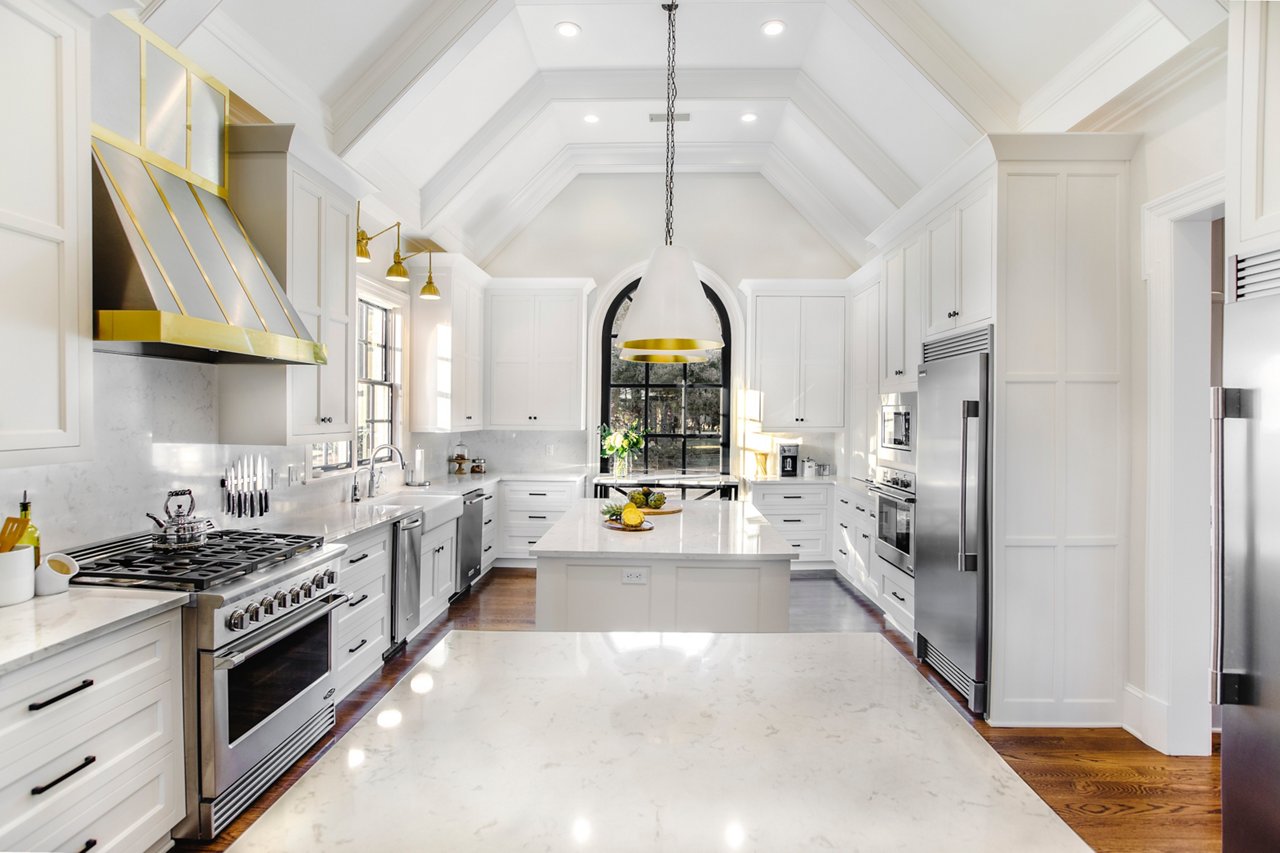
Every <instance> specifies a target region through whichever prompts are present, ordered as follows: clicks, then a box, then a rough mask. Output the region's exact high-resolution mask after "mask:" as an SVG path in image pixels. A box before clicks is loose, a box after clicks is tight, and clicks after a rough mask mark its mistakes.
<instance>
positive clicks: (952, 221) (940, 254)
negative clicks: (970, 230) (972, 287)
mask: <svg viewBox="0 0 1280 853" xmlns="http://www.w3.org/2000/svg"><path fill="white" fill-rule="evenodd" d="M925 246H926V249H927V252H928V262H929V269H928V273H927V275H926V280H927V287H926V288H925V292H924V317H925V334H928V335H936V334H938V333H939V332H947V331H950V330H951V329H954V328H955V327H956V316H957V313H958V312H957V311H956V277H957V269H956V214H955V211H948V212H947V214H946V215H945V216H943V217H942V218H940V219H938V220H936V221H934V222H933V223H931V224H930V225H929V227H928V228H926V229H925Z"/></svg>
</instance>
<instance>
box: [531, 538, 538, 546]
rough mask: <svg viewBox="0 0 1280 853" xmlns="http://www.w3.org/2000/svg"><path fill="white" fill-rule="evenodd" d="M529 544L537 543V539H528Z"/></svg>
mask: <svg viewBox="0 0 1280 853" xmlns="http://www.w3.org/2000/svg"><path fill="white" fill-rule="evenodd" d="M529 544H530V545H537V544H538V540H537V539H530V540H529Z"/></svg>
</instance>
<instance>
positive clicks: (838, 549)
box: [836, 548, 849, 557]
mask: <svg viewBox="0 0 1280 853" xmlns="http://www.w3.org/2000/svg"><path fill="white" fill-rule="evenodd" d="M836 550H837V551H839V552H840V556H841V557H847V556H849V554H848V552H846V551H845V550H844V549H843V548H837V549H836Z"/></svg>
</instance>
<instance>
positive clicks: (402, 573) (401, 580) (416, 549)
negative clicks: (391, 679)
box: [382, 513, 422, 660]
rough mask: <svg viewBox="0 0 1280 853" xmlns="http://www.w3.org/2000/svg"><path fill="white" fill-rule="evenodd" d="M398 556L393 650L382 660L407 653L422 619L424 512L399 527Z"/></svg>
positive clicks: (394, 564) (395, 556) (393, 593)
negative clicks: (414, 631) (409, 642)
mask: <svg viewBox="0 0 1280 853" xmlns="http://www.w3.org/2000/svg"><path fill="white" fill-rule="evenodd" d="M394 542H395V553H394V554H393V555H392V563H391V567H392V568H391V574H392V584H391V648H389V649H387V651H386V653H385V654H383V656H382V659H383V660H386V659H387V658H389V657H391V656H392V655H396V654H399V653H400V652H402V651H404V647H405V643H406V639H405V638H406V637H408V636H409V635H410V634H412V633H413V630H414V629H415V628H417V627H418V621H419V620H420V619H421V618H422V614H421V612H419V608H420V606H421V603H422V513H418V514H417V515H411V516H409V517H408V518H402V519H400V520H399V521H397V522H396V525H395V539H394Z"/></svg>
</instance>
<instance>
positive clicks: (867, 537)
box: [862, 533, 871, 539]
mask: <svg viewBox="0 0 1280 853" xmlns="http://www.w3.org/2000/svg"><path fill="white" fill-rule="evenodd" d="M862 538H863V539H870V538H871V537H870V536H868V535H867V534H865V533H864V534H862Z"/></svg>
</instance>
